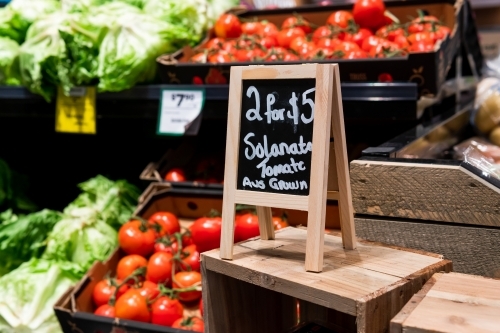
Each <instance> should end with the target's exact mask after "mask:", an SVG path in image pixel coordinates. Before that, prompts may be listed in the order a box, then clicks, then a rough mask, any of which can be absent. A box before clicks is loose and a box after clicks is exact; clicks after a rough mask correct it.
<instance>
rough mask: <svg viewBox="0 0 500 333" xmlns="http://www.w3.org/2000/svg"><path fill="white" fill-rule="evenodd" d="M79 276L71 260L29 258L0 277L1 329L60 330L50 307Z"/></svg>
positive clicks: (44, 332)
mask: <svg viewBox="0 0 500 333" xmlns="http://www.w3.org/2000/svg"><path fill="white" fill-rule="evenodd" d="M80 277H81V273H80V272H79V267H77V266H75V265H74V264H72V263H67V262H55V261H48V260H42V259H32V260H30V261H28V262H26V263H24V264H22V265H21V266H19V267H18V268H17V269H15V270H13V271H12V272H10V273H9V274H6V275H4V276H3V277H1V278H0V295H2V297H0V332H3V333H14V332H15V333H21V332H22V333H24V332H26V333H28V332H37V333H57V332H61V329H60V327H59V324H58V322H57V319H56V317H55V314H54V310H53V309H52V306H53V305H54V304H55V302H56V301H57V300H58V299H59V297H61V296H62V295H63V294H64V293H65V292H66V291H67V290H68V288H70V287H71V286H72V285H73V284H75V283H76V282H77V281H78V279H79V278H80Z"/></svg>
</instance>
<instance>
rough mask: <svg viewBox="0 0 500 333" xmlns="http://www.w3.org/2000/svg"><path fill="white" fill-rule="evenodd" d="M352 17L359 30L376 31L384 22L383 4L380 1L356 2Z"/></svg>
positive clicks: (361, 0)
mask: <svg viewBox="0 0 500 333" xmlns="http://www.w3.org/2000/svg"><path fill="white" fill-rule="evenodd" d="M352 16H353V17H354V21H356V23H357V24H358V25H359V26H360V27H361V28H366V29H370V30H372V31H376V30H377V29H378V28H380V27H381V26H383V25H384V24H385V22H386V19H385V5H384V2H383V1H382V0H356V2H355V3H354V8H353V10H352Z"/></svg>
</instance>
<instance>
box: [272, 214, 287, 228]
mask: <svg viewBox="0 0 500 333" xmlns="http://www.w3.org/2000/svg"><path fill="white" fill-rule="evenodd" d="M273 225H274V230H280V229H283V228H286V227H288V222H287V221H285V220H283V219H282V218H281V217H278V216H273Z"/></svg>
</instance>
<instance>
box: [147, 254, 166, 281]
mask: <svg viewBox="0 0 500 333" xmlns="http://www.w3.org/2000/svg"><path fill="white" fill-rule="evenodd" d="M171 279H172V254H170V253H166V252H156V253H155V254H153V255H152V256H151V258H149V261H148V266H147V270H146V280H148V281H151V282H154V283H168V282H170V280H171Z"/></svg>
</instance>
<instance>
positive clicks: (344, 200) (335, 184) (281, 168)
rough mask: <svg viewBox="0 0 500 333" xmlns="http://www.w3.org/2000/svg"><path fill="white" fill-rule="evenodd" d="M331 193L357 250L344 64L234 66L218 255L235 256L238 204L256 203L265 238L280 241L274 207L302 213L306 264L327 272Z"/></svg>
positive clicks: (348, 241)
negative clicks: (342, 75) (342, 76)
mask: <svg viewBox="0 0 500 333" xmlns="http://www.w3.org/2000/svg"><path fill="white" fill-rule="evenodd" d="M331 134H333V139H334V140H333V144H332V143H331V140H330V136H331ZM330 152H331V154H330ZM329 169H331V171H332V172H331V173H330V174H331V175H332V178H331V180H332V181H331V182H330V181H329V179H328V174H329ZM327 198H329V199H332V200H337V201H338V204H339V211H340V225H341V228H342V240H343V244H344V248H345V249H346V250H351V249H354V248H355V245H356V235H355V232H354V212H353V209H352V199H351V185H350V179H349V167H348V164H347V149H346V142H345V131H344V116H343V111H342V96H341V93H340V75H339V71H338V65H336V64H303V65H279V66H277V65H271V66H261V65H259V66H240V67H239V66H233V67H231V77H230V85H229V103H228V118H227V139H226V165H225V171H224V197H223V202H222V233H221V244H220V257H221V258H222V259H232V258H233V244H234V228H235V205H236V204H246V205H254V206H255V207H256V211H257V217H258V221H259V232H260V238H261V239H263V240H268V239H274V226H273V222H272V210H271V208H272V207H275V208H282V209H293V210H302V211H306V212H307V221H304V222H305V224H306V223H307V242H306V253H305V258H306V261H305V269H306V270H307V271H311V272H321V270H322V269H323V239H324V234H325V216H326V200H327Z"/></svg>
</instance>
